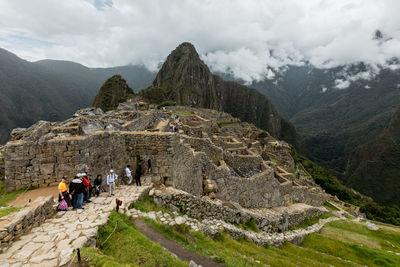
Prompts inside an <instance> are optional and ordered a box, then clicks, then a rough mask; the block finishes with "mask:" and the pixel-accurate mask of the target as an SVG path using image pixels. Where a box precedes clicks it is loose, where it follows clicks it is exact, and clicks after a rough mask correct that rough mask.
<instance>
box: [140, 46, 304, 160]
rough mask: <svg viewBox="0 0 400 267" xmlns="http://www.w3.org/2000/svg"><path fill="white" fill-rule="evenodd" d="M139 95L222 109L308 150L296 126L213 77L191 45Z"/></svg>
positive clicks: (247, 91)
mask: <svg viewBox="0 0 400 267" xmlns="http://www.w3.org/2000/svg"><path fill="white" fill-rule="evenodd" d="M140 94H141V95H142V97H143V98H145V99H146V100H147V101H149V102H152V103H161V102H162V101H165V100H172V101H175V102H177V103H178V104H179V105H189V106H195V107H203V108H210V109H216V110H223V111H225V112H228V113H230V114H232V115H233V116H235V117H238V118H240V119H241V120H243V121H247V122H250V123H254V124H255V125H257V126H258V127H260V128H262V129H264V130H267V131H268V132H269V133H270V134H271V135H272V136H274V137H276V138H279V139H283V140H286V141H288V142H290V143H291V144H292V145H294V146H295V147H296V148H297V149H298V150H299V151H302V152H303V153H304V152H305V151H306V149H305V147H304V145H303V143H302V141H301V138H300V136H299V135H298V134H297V132H296V129H295V127H294V126H293V125H292V124H291V123H290V122H288V121H287V120H284V119H282V118H281V117H280V116H279V114H278V112H277V111H276V109H275V107H274V106H273V105H272V103H271V102H270V101H269V99H268V98H267V97H266V96H265V95H263V94H261V93H259V92H258V91H257V90H255V89H252V88H248V87H246V86H243V85H241V84H239V83H236V82H232V81H225V80H223V79H222V78H221V77H219V76H217V75H213V74H212V73H211V72H210V70H209V69H208V67H207V65H206V64H205V63H204V62H203V61H202V60H201V59H200V58H199V55H198V54H197V52H196V50H195V48H194V46H193V45H192V44H190V43H183V44H181V45H179V46H178V47H177V48H176V49H175V50H174V51H172V53H171V54H170V55H169V56H168V58H167V59H166V61H165V63H164V65H163V66H162V68H161V70H160V71H159V72H158V74H157V76H156V78H155V80H154V82H153V86H152V87H150V88H148V89H146V90H143V91H141V92H140ZM160 96H162V97H160Z"/></svg>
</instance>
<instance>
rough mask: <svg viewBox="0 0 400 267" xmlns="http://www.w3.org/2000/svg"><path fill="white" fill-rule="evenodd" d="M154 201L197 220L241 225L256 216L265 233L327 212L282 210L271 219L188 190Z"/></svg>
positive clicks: (286, 227) (317, 210) (165, 195)
mask: <svg viewBox="0 0 400 267" xmlns="http://www.w3.org/2000/svg"><path fill="white" fill-rule="evenodd" d="M154 202H155V203H156V204H157V205H160V206H164V207H166V208H168V209H171V210H175V211H178V210H179V211H181V212H183V213H185V214H187V215H189V216H192V217H194V218H198V219H217V220H222V221H224V222H227V223H233V224H241V223H246V222H248V221H249V220H251V219H253V220H254V222H255V223H256V225H257V227H258V228H259V229H260V230H262V231H263V232H270V233H271V232H284V231H287V230H288V228H289V227H290V226H296V225H298V224H300V223H301V222H302V221H304V220H305V219H311V218H313V217H317V216H319V215H321V214H322V213H324V210H323V209H321V208H317V207H312V208H310V209H306V210H303V211H298V212H294V213H288V212H285V211H283V212H282V214H281V215H280V216H276V217H274V218H268V217H265V216H262V215H259V214H256V213H253V212H248V211H246V210H244V209H240V208H239V209H234V208H235V207H234V205H233V204H230V203H227V204H220V203H215V202H213V201H210V200H208V199H201V198H199V197H196V196H194V195H191V194H187V193H185V192H179V193H175V194H160V193H159V194H155V195H154Z"/></svg>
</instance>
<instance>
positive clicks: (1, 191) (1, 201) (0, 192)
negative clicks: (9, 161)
mask: <svg viewBox="0 0 400 267" xmlns="http://www.w3.org/2000/svg"><path fill="white" fill-rule="evenodd" d="M25 191H26V188H22V189H18V190H15V191H12V192H6V191H5V186H4V182H0V207H5V206H7V205H8V203H10V202H12V201H14V200H15V199H16V198H17V197H18V196H19V195H20V194H22V193H23V192H25Z"/></svg>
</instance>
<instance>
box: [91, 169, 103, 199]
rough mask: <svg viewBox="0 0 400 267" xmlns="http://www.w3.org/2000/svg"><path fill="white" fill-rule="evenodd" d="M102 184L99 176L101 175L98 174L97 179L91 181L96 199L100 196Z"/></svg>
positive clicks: (101, 178)
mask: <svg viewBox="0 0 400 267" xmlns="http://www.w3.org/2000/svg"><path fill="white" fill-rule="evenodd" d="M102 183H103V177H102V176H101V174H98V175H97V177H96V178H95V179H94V181H93V185H94V188H95V190H96V197H98V196H99V195H100V190H101V184H102Z"/></svg>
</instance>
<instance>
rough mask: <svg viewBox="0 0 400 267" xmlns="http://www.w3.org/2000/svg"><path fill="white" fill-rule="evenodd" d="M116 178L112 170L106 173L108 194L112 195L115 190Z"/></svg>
mask: <svg viewBox="0 0 400 267" xmlns="http://www.w3.org/2000/svg"><path fill="white" fill-rule="evenodd" d="M117 179H118V175H117V174H115V173H114V171H113V170H110V173H109V174H108V175H107V185H108V196H109V197H111V195H114V191H115V182H116V180H117Z"/></svg>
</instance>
